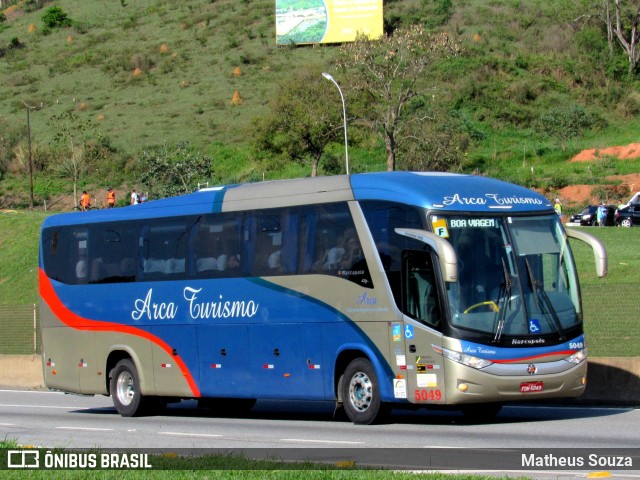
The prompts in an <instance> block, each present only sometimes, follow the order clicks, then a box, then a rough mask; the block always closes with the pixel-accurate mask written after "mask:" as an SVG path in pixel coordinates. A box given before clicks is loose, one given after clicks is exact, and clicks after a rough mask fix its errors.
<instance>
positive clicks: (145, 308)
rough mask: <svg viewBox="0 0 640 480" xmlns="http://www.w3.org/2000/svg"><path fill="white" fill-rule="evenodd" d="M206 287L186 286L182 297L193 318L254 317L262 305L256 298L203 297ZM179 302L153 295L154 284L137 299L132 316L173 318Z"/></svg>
mask: <svg viewBox="0 0 640 480" xmlns="http://www.w3.org/2000/svg"><path fill="white" fill-rule="evenodd" d="M201 292H202V288H192V287H184V290H183V292H182V297H183V299H184V300H185V305H184V307H185V308H186V309H187V311H188V313H189V317H191V319H193V320H202V319H213V318H251V317H254V316H255V315H256V314H257V313H258V310H259V308H260V304H258V303H256V302H255V301H254V300H225V298H224V297H223V296H222V295H218V298H216V299H215V300H214V301H211V300H208V299H202V298H201V297H200V294H201ZM178 310H179V306H178V304H177V303H176V302H157V301H155V300H154V298H153V289H152V288H150V289H149V291H148V292H147V295H146V296H145V297H144V298H138V299H136V300H135V301H134V302H133V310H132V311H131V318H133V319H134V320H172V319H174V318H176V316H177V315H178Z"/></svg>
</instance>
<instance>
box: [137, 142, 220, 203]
mask: <svg viewBox="0 0 640 480" xmlns="http://www.w3.org/2000/svg"><path fill="white" fill-rule="evenodd" d="M140 168H141V170H142V172H143V173H142V175H141V176H140V182H141V183H142V184H143V185H144V187H145V188H146V189H147V190H148V192H149V195H150V196H151V197H153V198H162V197H170V196H173V195H180V194H183V193H189V192H193V191H194V190H195V189H196V185H197V184H198V183H199V182H202V181H205V180H209V179H210V178H211V177H212V176H213V169H212V159H211V158H209V157H207V156H205V155H202V154H201V153H200V152H197V151H195V150H194V149H193V148H192V147H191V145H189V143H188V142H179V143H177V144H176V145H166V144H165V145H158V146H155V147H151V148H148V149H145V150H144V151H143V152H142V156H141V157H140Z"/></svg>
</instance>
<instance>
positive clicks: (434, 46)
mask: <svg viewBox="0 0 640 480" xmlns="http://www.w3.org/2000/svg"><path fill="white" fill-rule="evenodd" d="M460 51H461V47H460V44H459V43H458V42H456V41H454V40H452V39H451V38H450V37H449V36H448V35H447V34H445V33H436V34H432V33H427V32H426V31H425V30H424V28H423V27H422V26H420V25H414V26H411V27H408V28H399V29H397V30H396V31H395V32H394V33H393V34H392V35H389V36H382V37H381V38H379V39H370V38H368V37H367V36H365V35H362V34H359V35H358V36H357V38H356V41H355V42H353V43H349V44H345V45H343V46H342V47H341V49H340V56H339V60H338V65H339V66H340V67H341V68H344V69H347V70H351V71H352V72H353V75H352V79H353V88H355V89H357V90H359V91H361V92H363V93H364V94H365V95H366V97H368V101H367V105H368V113H369V115H370V118H371V120H372V121H373V122H374V125H375V126H376V127H377V128H378V129H379V131H380V133H381V135H382V137H383V138H384V142H385V149H386V155H387V170H389V171H391V170H395V168H396V155H397V152H398V147H399V144H400V143H402V141H403V140H404V138H405V137H404V136H403V130H404V128H405V126H406V125H407V124H408V123H410V122H412V121H416V120H417V119H418V117H419V115H420V112H419V111H418V110H412V111H408V110H407V109H406V107H407V106H408V104H409V102H410V101H411V100H412V99H413V98H414V97H416V96H418V95H419V94H420V92H419V89H418V87H417V83H416V82H417V81H418V79H420V77H421V76H422V75H423V73H425V70H426V69H427V68H428V67H429V66H430V65H432V64H434V63H435V62H436V61H437V60H439V59H441V58H444V57H447V56H453V55H458V54H459V53H460Z"/></svg>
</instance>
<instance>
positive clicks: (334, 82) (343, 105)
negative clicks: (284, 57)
mask: <svg viewBox="0 0 640 480" xmlns="http://www.w3.org/2000/svg"><path fill="white" fill-rule="evenodd" d="M322 76H323V77H324V78H326V79H327V80H330V81H332V82H333V84H334V85H335V86H336V87H337V88H338V92H340V99H341V100H342V118H343V119H344V158H345V165H346V170H347V175H349V146H348V143H347V107H346V105H345V103H344V95H342V89H341V88H340V85H338V82H336V81H335V79H334V78H333V77H332V76H331V75H329V74H328V73H323V74H322Z"/></svg>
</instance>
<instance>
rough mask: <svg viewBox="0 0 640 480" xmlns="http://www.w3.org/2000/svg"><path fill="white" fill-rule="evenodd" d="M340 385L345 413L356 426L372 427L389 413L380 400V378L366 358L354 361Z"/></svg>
mask: <svg viewBox="0 0 640 480" xmlns="http://www.w3.org/2000/svg"><path fill="white" fill-rule="evenodd" d="M340 384H341V389H342V392H341V397H342V404H343V407H344V412H345V413H346V414H347V417H348V418H349V420H351V421H352V422H353V423H355V424H356V425H371V424H372V423H375V422H376V421H379V420H380V419H381V418H382V417H383V416H384V414H385V413H386V412H387V408H386V406H385V405H384V404H383V403H382V400H381V399H380V384H379V383H378V377H377V375H376V372H375V370H374V369H373V366H372V365H371V362H370V361H369V360H367V359H366V358H356V359H354V360H352V361H351V363H349V365H347V368H346V369H345V371H344V378H343V379H342V382H340Z"/></svg>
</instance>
